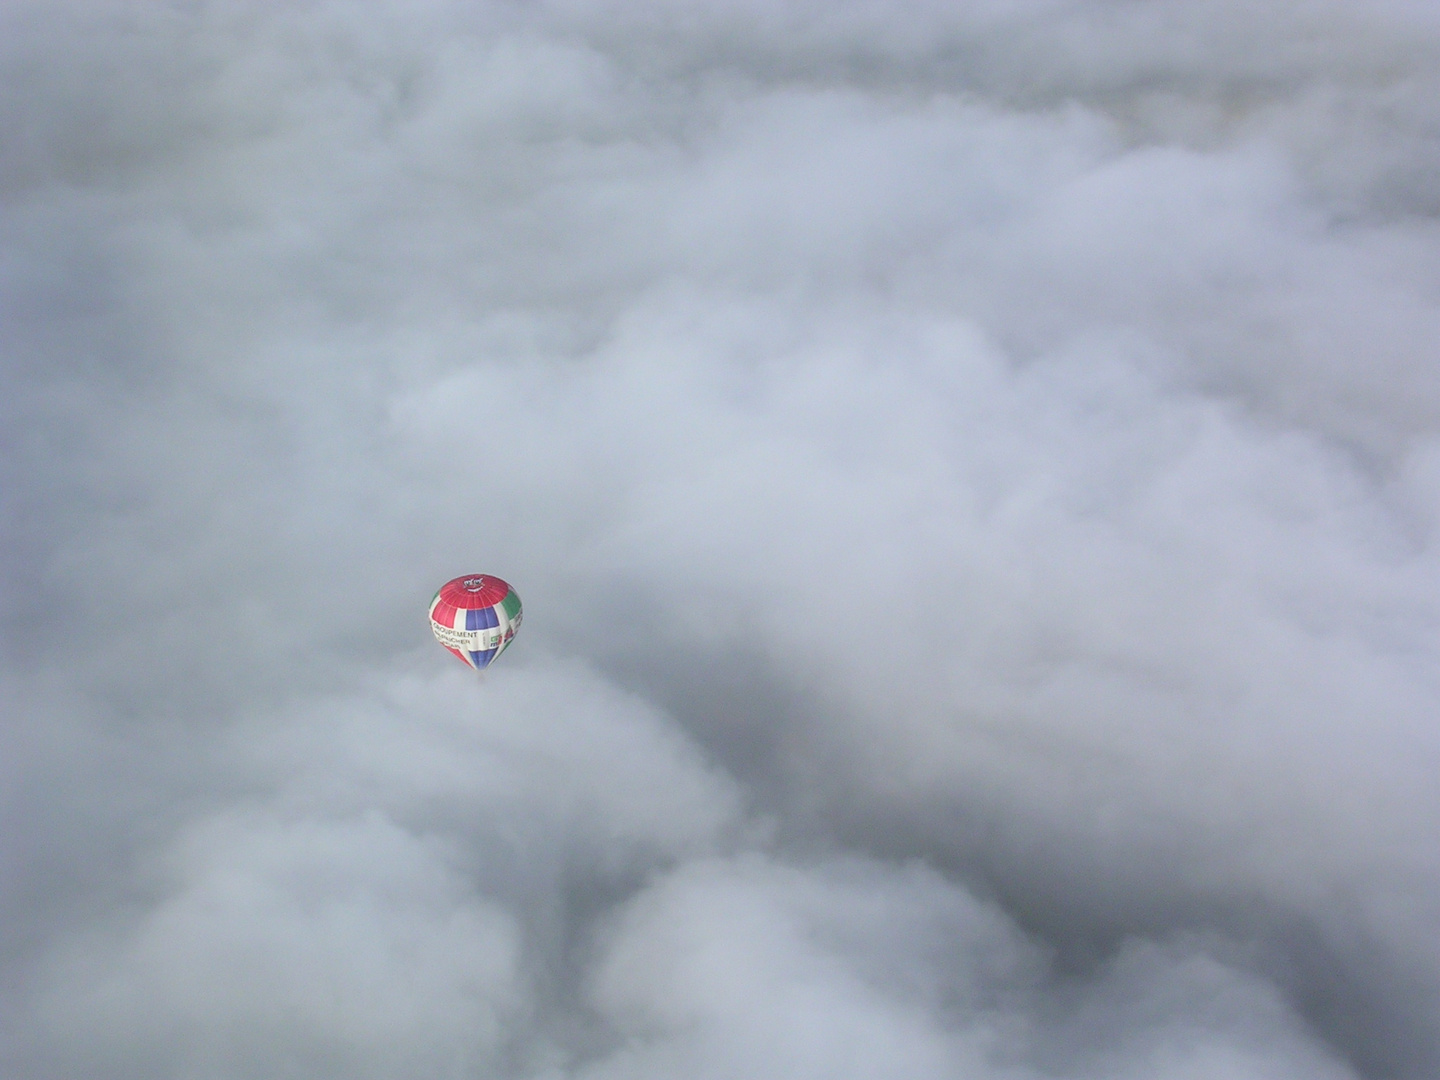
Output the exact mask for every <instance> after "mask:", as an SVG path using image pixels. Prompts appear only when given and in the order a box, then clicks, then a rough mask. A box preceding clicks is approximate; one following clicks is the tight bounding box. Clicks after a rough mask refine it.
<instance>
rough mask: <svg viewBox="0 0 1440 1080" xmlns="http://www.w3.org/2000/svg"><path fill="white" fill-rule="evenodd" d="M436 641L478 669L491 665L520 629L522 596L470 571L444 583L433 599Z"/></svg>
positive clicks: (504, 584) (431, 615)
mask: <svg viewBox="0 0 1440 1080" xmlns="http://www.w3.org/2000/svg"><path fill="white" fill-rule="evenodd" d="M430 629H431V630H432V631H434V633H435V640H436V641H438V642H440V644H441V645H444V646H445V648H447V649H449V650H450V651H451V652H452V653H454V654H455V655H456V656H458V657H459V658H460V659H461V660H464V661H465V663H467V664H469V665H470V666H471V667H473V668H474V669H475V670H477V671H480V670H482V669H484V668H487V667H489V666H490V665H491V664H492V663H494V662H495V658H496V657H497V656H499V655H500V654H501V653H502V652H504V651H505V649H506V648H507V647H508V646H509V644H510V642H511V640H512V639H514V637H515V631H517V630H519V629H520V597H519V596H517V595H516V594H515V590H514V589H512V588H511V587H510V586H509V585H507V584H506V583H505V582H503V581H501V580H500V579H499V578H498V577H491V576H490V575H489V574H466V575H465V576H464V577H457V578H455V579H454V580H453V581H447V582H446V583H445V584H444V585H441V586H440V588H439V590H438V591H437V592H436V593H435V598H434V599H433V600H431V601H430Z"/></svg>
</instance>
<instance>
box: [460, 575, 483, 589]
mask: <svg viewBox="0 0 1440 1080" xmlns="http://www.w3.org/2000/svg"><path fill="white" fill-rule="evenodd" d="M462 584H463V585H464V586H465V591H466V592H479V591H480V590H481V589H483V588H485V579H484V578H483V577H467V578H466V579H465V580H464V582H463V583H462Z"/></svg>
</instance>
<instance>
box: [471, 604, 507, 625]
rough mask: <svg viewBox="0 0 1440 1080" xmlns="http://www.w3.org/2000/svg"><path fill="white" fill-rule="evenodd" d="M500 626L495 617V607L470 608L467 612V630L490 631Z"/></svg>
mask: <svg viewBox="0 0 1440 1080" xmlns="http://www.w3.org/2000/svg"><path fill="white" fill-rule="evenodd" d="M499 625H500V620H499V619H497V618H496V617H495V609H494V608H493V607H486V608H470V609H468V610H467V611H466V612H465V629H466V630H489V629H490V628H491V627H495V626H499Z"/></svg>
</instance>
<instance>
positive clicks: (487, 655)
mask: <svg viewBox="0 0 1440 1080" xmlns="http://www.w3.org/2000/svg"><path fill="white" fill-rule="evenodd" d="M499 651H500V650H499V649H486V650H485V651H484V652H472V653H471V654H470V659H471V660H473V661H475V666H476V667H477V668H483V667H488V666H489V665H490V661H491V660H494V659H495V654H496V653H497V652H499Z"/></svg>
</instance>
